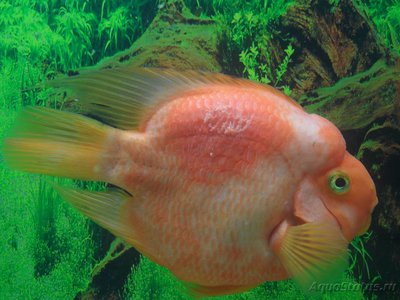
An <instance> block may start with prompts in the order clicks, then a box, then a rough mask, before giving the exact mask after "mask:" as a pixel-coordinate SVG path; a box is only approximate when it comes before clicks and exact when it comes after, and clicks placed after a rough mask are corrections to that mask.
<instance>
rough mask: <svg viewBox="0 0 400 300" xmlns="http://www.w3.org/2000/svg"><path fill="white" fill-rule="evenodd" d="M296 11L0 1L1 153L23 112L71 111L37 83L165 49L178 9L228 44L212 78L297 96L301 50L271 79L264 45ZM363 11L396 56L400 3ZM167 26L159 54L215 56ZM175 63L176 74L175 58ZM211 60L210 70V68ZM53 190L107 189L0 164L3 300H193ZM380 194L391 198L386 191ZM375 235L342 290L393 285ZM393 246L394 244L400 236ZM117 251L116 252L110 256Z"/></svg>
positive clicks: (357, 292)
mask: <svg viewBox="0 0 400 300" xmlns="http://www.w3.org/2000/svg"><path fill="white" fill-rule="evenodd" d="M296 1H300V0H293V1H289V0H277V1H274V0H269V1H268V0H262V1H258V0H252V1H240V0H210V1H206V0H185V1H162V0H137V1H122V0H112V1H104V0H103V1H97V0H96V1H84V0H70V1H59V0H48V1H45V0H19V1H18V0H15V1H11V0H0V109H1V110H0V145H1V143H2V141H3V138H4V136H5V135H6V134H7V132H8V130H9V129H10V127H11V125H12V124H13V123H14V121H15V117H16V115H17V113H18V111H20V110H21V109H22V108H23V107H24V106H28V105H38V106H47V107H52V108H56V109H64V108H65V107H67V109H68V106H69V102H68V101H65V98H64V95H63V94H62V93H61V94H60V93H58V92H55V91H54V90H53V89H50V88H45V87H43V86H42V85H40V83H42V82H44V81H46V80H50V79H53V78H54V77H55V76H57V75H58V74H61V73H62V74H66V73H67V74H68V73H71V70H77V69H79V68H81V67H87V66H94V65H96V64H98V63H99V62H101V61H102V63H103V64H109V63H110V61H112V60H113V58H111V59H110V58H108V57H112V56H113V55H116V56H115V57H118V55H119V53H120V51H124V50H126V49H128V48H129V47H131V45H132V44H133V43H135V42H136V43H139V44H136V46H135V47H136V48H135V49H139V48H140V45H141V44H140V43H142V45H144V46H143V48H145V49H146V47H147V49H150V48H151V47H154V46H157V43H158V41H159V40H158V39H155V40H154V41H149V40H146V39H143V34H145V33H146V30H148V28H149V26H151V25H150V24H152V21H153V19H154V18H157V17H156V16H157V15H158V14H162V12H163V11H164V10H166V8H168V7H169V5H171V3H175V2H176V3H178V4H176V3H175V5H177V9H178V8H179V7H180V5H181V4H182V3H183V4H184V5H186V8H185V9H184V13H183V15H184V16H188V15H190V16H191V17H190V18H194V19H196V20H197V21H196V22H198V24H202V23H201V21H198V20H204V22H205V23H206V22H212V24H215V28H216V29H217V31H216V32H214V33H212V34H213V35H212V37H211V36H210V40H209V42H210V43H211V44H212V43H214V39H215V41H216V42H217V40H221V41H222V42H221V43H222V45H224V46H223V49H220V50H219V51H220V52H219V53H218V54H215V56H216V57H217V59H216V61H218V62H219V63H220V66H222V67H210V68H209V69H210V70H212V71H222V70H221V68H222V69H223V71H224V72H226V73H230V74H234V75H236V76H242V77H245V78H249V79H251V80H254V81H259V82H262V83H268V84H270V85H273V86H276V87H278V88H279V89H280V90H282V91H283V92H284V93H286V94H288V95H292V92H293V91H292V90H293V84H292V82H290V80H291V77H290V76H289V75H290V72H291V66H292V64H293V62H294V61H295V60H296V57H297V56H296V55H297V54H298V53H299V49H296V45H295V44H293V45H292V42H291V41H292V40H291V37H290V36H288V37H287V38H286V40H285V43H284V45H285V46H284V47H283V49H281V50H282V53H284V54H283V55H282V59H281V61H280V62H279V63H278V65H277V66H276V68H275V69H271V68H270V67H269V64H268V59H269V58H270V57H271V56H272V55H273V51H270V52H268V51H269V50H268V43H266V42H265V41H267V40H268V39H269V38H270V37H272V36H273V35H274V34H276V32H278V31H279V29H280V28H279V24H280V23H279V22H281V21H282V20H281V18H282V16H285V13H286V11H287V10H288V9H290V7H291V6H292V5H294V3H298V2H296ZM300 2H301V1H300ZM303 2H304V1H303ZM306 2H307V1H306ZM316 2H318V1H316ZM320 2H321V3H322V4H321V5H324V6H325V7H326V13H327V14H332V15H333V14H334V13H335V10H336V9H339V8H340V5H341V2H342V1H341V0H336V1H332V0H329V1H320ZM355 3H357V5H361V6H362V7H363V11H365V13H366V15H367V16H368V18H370V19H371V24H372V25H373V26H374V32H375V33H376V34H377V35H378V36H379V37H380V39H381V41H382V44H383V45H384V47H386V48H387V49H389V51H391V53H393V55H399V54H400V1H398V0H388V1H383V0H382V1H364V3H361V2H360V1H356V2H355ZM161 21H163V22H165V25H163V26H164V29H163V30H165V31H164V32H162V33H160V35H165V36H167V35H168V34H171V33H170V32H174V35H173V36H172V37H171V39H170V40H169V39H166V40H163V41H160V42H159V43H160V44H161V43H168V42H169V41H172V40H174V41H175V40H176V39H178V40H179V39H182V41H181V42H180V46H181V47H182V49H183V50H182V51H183V52H182V53H187V51H191V52H192V56H191V57H193V61H192V63H193V64H197V63H198V64H200V63H201V62H202V58H201V57H199V56H201V55H204V56H203V58H204V57H205V56H206V55H210V52H207V53H206V54H204V53H203V52H202V51H203V50H201V49H197V48H196V47H195V46H193V45H192V44H190V43H188V42H185V40H184V33H183V32H184V31H185V30H186V27H184V26H183V27H179V26H175V25H174V24H172V23H173V22H172V21H168V22H170V23H168V22H167V21H165V20H163V19H162V20H161ZM161 21H160V22H161ZM163 24H164V23H163ZM168 24H172V25H168ZM196 24H197V23H196ZM169 26H170V27H169ZM185 26H186V25H185ZM193 26H194V25H193ZM213 26H214V25H213ZM185 34H186V33H185ZM203 34H208V31H205V33H203ZM188 35H190V33H189V34H188ZM149 36H150V35H149ZM145 37H146V36H145ZM138 45H139V46H138ZM140 51H144V50H143V49H142V50H140ZM185 51H186V52H185ZM124 53H125V52H124ZM199 53H203V54H201V55H200V54H199ZM214 58H215V57H214ZM118 59H119V58H118ZM155 59H156V58H155V57H150V58H149V59H148V60H146V61H143V62H142V61H140V64H142V65H145V66H153V65H151V62H154V60H155ZM173 59H174V60H173V63H174V64H176V62H177V61H178V62H179V55H177V57H174V58H173ZM133 60H134V58H133ZM203 60H207V61H208V62H210V59H209V58H208V56H207V58H206V59H203ZM120 61H121V60H120ZM186 63H188V62H186ZM171 64H172V63H171ZM182 65H184V63H183V62H182ZM185 66H186V65H185ZM374 145H375V146H376V144H374ZM363 147H366V146H365V145H364V146H363ZM357 151H358V149H355V151H354V152H355V153H354V154H356V153H357ZM372 168H377V166H376V165H375V166H371V169H372ZM49 180H51V181H53V180H57V182H59V183H60V184H62V185H63V186H70V187H80V188H82V187H84V188H86V189H91V190H102V189H104V188H105V184H104V183H96V182H81V181H75V180H70V179H54V178H49V177H46V176H42V175H33V174H27V173H22V172H18V171H15V170H12V169H10V168H8V167H7V166H6V165H5V163H4V161H3V157H2V155H1V152H0V233H1V234H0V299H82V298H84V299H92V298H93V299H189V296H188V295H187V294H186V293H185V291H184V287H183V285H182V283H180V282H179V281H178V280H177V279H176V278H175V277H173V276H172V275H171V274H170V273H169V272H168V270H166V269H164V268H162V267H160V266H158V265H156V264H154V263H152V262H151V261H149V260H148V259H146V258H143V257H142V256H140V254H138V253H137V252H136V251H135V250H133V249H129V250H128V248H127V247H128V246H126V245H123V244H118V241H117V242H114V243H113V241H114V238H113V236H112V235H111V234H110V233H108V232H106V231H105V230H103V229H101V228H99V227H98V226H97V225H96V224H94V223H93V222H92V221H90V220H89V219H87V218H86V217H84V216H83V215H81V214H79V213H78V212H77V211H76V210H74V209H73V208H72V207H70V206H69V205H68V204H67V203H66V202H65V201H63V200H62V199H61V198H60V196H59V195H58V194H57V193H56V192H55V191H54V190H53V189H52V187H51V185H50V184H48V181H49ZM383 186H385V185H383ZM378 192H381V193H382V194H385V191H384V190H381V191H379V190H378ZM393 209H398V208H396V207H394V208H393ZM373 224H374V223H373ZM381 225H382V224H380V225H379V226H381ZM382 226H383V225H382ZM385 226H386V227H387V228H390V226H394V225H393V224H389V225H385ZM376 231H378V232H379V230H375V231H374V229H373V228H372V230H371V232H370V233H369V234H367V235H365V236H363V237H362V238H358V239H356V240H355V241H354V242H353V244H352V246H350V247H349V249H350V250H349V251H350V253H351V255H350V264H349V268H348V270H347V271H346V273H345V274H343V282H345V283H347V284H353V285H354V284H357V283H360V282H363V283H365V282H369V283H386V282H388V280H390V282H392V281H393V279H395V278H396V276H397V275H396V274H397V273H398V272H399V271H400V270H395V269H394V270H389V268H386V269H383V268H380V267H379V265H380V261H379V260H377V258H375V257H374V256H373V255H370V254H369V252H368V245H369V243H370V242H369V241H368V240H370V239H372V240H374V239H375V235H376V233H375V232H376ZM392 238H393V239H394V240H396V241H397V240H398V235H396V232H395V233H394V234H393V236H392ZM112 245H118V246H117V247H116V248H115V249H114V248H113V247H112ZM373 245H374V246H373V247H372V246H370V247H371V248H374V249H375V250H374V252H379V253H381V255H380V256H379V257H383V256H385V253H393V252H395V251H396V250H395V249H393V248H384V247H383V248H382V249H381V248H379V249H377V250H376V248H377V246H376V243H375V244H373ZM110 249H111V250H110ZM385 251H386V252H385ZM381 273H385V274H389V275H388V278H390V279H386V281H384V279H382V276H381ZM379 295H380V294H379V293H375V291H370V290H369V291H363V290H362V289H361V288H358V287H357V288H353V289H349V288H345V289H343V290H342V291H337V290H333V291H332V290H330V291H325V292H320V291H319V292H312V293H305V292H304V291H303V290H301V289H300V288H299V287H298V286H297V285H296V284H295V283H294V282H293V281H292V280H287V281H281V282H272V283H271V282H269V283H265V284H263V285H261V286H259V287H257V288H255V289H252V290H250V291H248V292H245V293H241V294H236V295H229V296H224V297H220V299H309V298H313V299H364V298H366V299H367V298H376V297H378V296H379ZM386 296H388V297H390V298H393V299H395V298H396V294H393V293H392V294H390V293H389V294H387V295H386V294H385V295H384V296H383V297H386ZM218 299H219V297H218Z"/></svg>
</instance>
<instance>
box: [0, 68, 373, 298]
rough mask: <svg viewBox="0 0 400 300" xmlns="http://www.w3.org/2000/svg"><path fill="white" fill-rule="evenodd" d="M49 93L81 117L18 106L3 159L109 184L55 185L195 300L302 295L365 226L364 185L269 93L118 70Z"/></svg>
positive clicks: (180, 75) (357, 167)
mask: <svg viewBox="0 0 400 300" xmlns="http://www.w3.org/2000/svg"><path fill="white" fill-rule="evenodd" d="M50 85H51V86H54V87H59V86H62V87H64V88H67V89H69V90H70V91H72V95H73V96H74V97H75V98H76V99H77V103H78V105H79V106H80V108H81V111H82V112H83V113H84V114H86V115H87V116H83V115H80V114H75V113H71V112H63V111H56V110H52V109H48V108H39V107H31V108H26V109H24V110H23V112H22V113H21V114H20V116H19V118H18V120H17V123H16V125H15V128H14V130H13V131H12V133H11V134H10V136H9V137H8V138H7V139H6V141H5V148H4V153H5V159H6V161H7V162H8V164H9V165H10V166H12V167H14V168H17V169H20V170H23V171H28V172H34V173H42V174H50V175H55V176H63V177H70V178H79V179H84V180H98V181H105V182H109V183H112V184H113V185H116V186H118V187H120V188H121V189H120V190H115V189H110V190H109V191H106V192H93V191H85V190H74V189H66V188H63V187H56V188H57V190H58V191H59V192H60V193H61V195H62V196H63V197H64V198H65V199H66V200H67V201H69V202H70V203H71V204H72V205H73V206H74V207H76V208H77V209H78V210H79V211H81V212H82V213H84V214H85V215H87V216H88V217H90V218H91V219H93V220H94V221H95V222H97V223H98V224H100V225H101V226H103V227H105V228H107V229H108V230H110V231H111V232H112V233H114V234H115V235H117V236H120V237H122V238H123V239H124V240H126V241H127V242H128V243H130V244H132V245H133V246H134V247H135V248H137V249H138V250H139V251H141V252H142V253H143V254H144V255H145V256H147V257H149V258H150V259H151V260H153V261H155V262H157V263H158V264H160V265H162V266H165V267H167V268H168V269H169V270H170V271H171V272H172V273H173V274H174V275H175V276H177V277H178V278H179V279H181V280H182V281H184V282H186V283H187V284H188V286H189V287H190V289H191V290H192V293H194V294H195V295H203V296H205V295H220V294H228V293H234V292H240V291H244V290H247V289H250V288H252V287H255V286H257V285H259V284H261V283H263V282H265V281H274V280H282V279H286V278H290V277H294V278H295V279H296V280H297V281H298V282H299V283H300V284H301V285H302V286H304V287H307V285H309V284H311V283H312V281H314V280H317V279H320V278H321V276H322V275H325V274H328V275H330V274H332V272H333V271H335V270H336V271H337V269H339V270H343V269H342V268H343V267H344V264H345V262H346V252H347V245H348V243H349V242H350V241H351V240H352V239H353V238H354V236H356V235H358V234H363V233H364V232H365V231H366V230H367V229H368V227H369V224H370V220H371V213H372V211H373V209H374V207H375V205H376V204H377V197H376V191H375V186H374V183H373V181H372V179H371V177H370V176H369V174H368V172H367V171H366V169H365V168H364V166H363V165H362V164H361V163H360V162H359V161H358V160H356V159H355V158H354V157H353V156H351V155H350V154H349V153H348V152H347V151H346V146H345V141H344V139H343V137H342V135H341V133H340V132H339V130H338V129H337V128H336V127H335V126H334V125H333V124H332V123H330V122H329V121H327V120H326V119H324V118H322V117H319V116H317V115H313V114H308V113H307V112H305V111H304V110H303V109H302V108H301V107H300V106H299V105H298V104H296V103H295V102H294V101H293V100H291V99H290V98H289V97H287V96H285V95H284V94H282V93H280V92H279V91H277V90H275V89H274V88H272V87H270V86H265V85H261V84H256V83H253V82H250V81H247V80H243V79H236V78H231V77H229V76H225V75H221V74H209V73H199V72H191V71H188V72H177V71H170V70H161V69H129V68H126V69H108V70H102V71H86V72H81V74H80V75H78V76H74V77H70V78H65V79H59V80H55V81H52V82H50ZM88 116H90V117H94V118H96V119H97V120H100V121H101V122H100V121H97V120H95V119H92V118H89V117H88Z"/></svg>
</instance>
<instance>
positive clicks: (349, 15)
mask: <svg viewBox="0 0 400 300" xmlns="http://www.w3.org/2000/svg"><path fill="white" fill-rule="evenodd" d="M288 43H291V44H292V45H293V47H294V48H295V53H294V57H293V63H292V64H291V67H290V70H289V74H287V76H285V81H286V82H285V83H286V84H289V85H290V86H291V87H292V89H293V94H292V96H293V97H294V98H298V97H300V96H301V95H303V94H304V93H306V92H309V91H312V90H314V89H316V88H319V87H323V86H331V85H333V84H335V83H336V82H337V81H338V80H339V79H341V78H343V77H347V76H352V75H354V74H356V73H358V72H363V71H365V70H367V69H369V68H370V67H371V66H372V65H373V64H374V63H375V62H376V61H377V60H378V59H380V58H382V57H385V56H386V52H387V49H386V48H385V47H384V46H383V44H382V42H381V40H380V39H379V37H378V36H377V35H376V33H375V29H374V28H373V26H372V22H371V21H370V20H369V19H368V18H367V17H366V14H365V12H364V11H363V10H362V8H361V7H358V6H357V5H355V4H354V2H353V1H351V0H342V1H339V5H338V6H337V7H333V6H332V5H331V4H329V1H328V0H299V1H296V2H295V4H293V5H292V6H290V7H289V9H288V11H287V13H286V14H285V16H283V17H282V18H281V24H279V33H276V34H275V35H274V37H273V38H272V40H271V41H270V43H269V49H271V52H272V55H271V57H272V59H271V61H270V62H269V66H270V67H271V68H275V67H276V66H277V65H278V64H279V63H280V62H281V60H282V59H283V55H282V54H283V49H285V47H286V46H287V44H288Z"/></svg>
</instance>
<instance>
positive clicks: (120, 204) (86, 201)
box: [51, 183, 156, 260]
mask: <svg viewBox="0 0 400 300" xmlns="http://www.w3.org/2000/svg"><path fill="white" fill-rule="evenodd" d="M51 184H52V185H53V187H54V189H55V190H56V191H57V192H58V193H59V194H60V195H61V197H62V198H64V199H65V200H66V201H67V202H68V203H70V204H71V205H72V206H73V207H74V208H75V209H77V210H78V211H79V212H81V213H82V214H84V215H85V216H87V217H88V218H90V219H91V220H93V221H94V222H95V223H97V224H98V225H100V226H101V227H103V228H105V229H107V230H108V231H110V232H111V233H113V234H114V235H115V236H117V237H120V238H121V239H123V240H124V241H126V242H127V243H128V244H130V245H132V246H133V247H135V248H136V249H137V250H138V251H140V252H141V253H143V254H144V255H145V256H147V257H149V258H150V259H152V260H156V259H155V257H154V256H153V255H152V253H153V251H152V250H150V249H149V246H148V245H146V243H144V242H143V241H142V240H141V239H140V238H139V237H138V234H137V231H139V230H140V228H139V226H138V227H137V228H135V226H132V224H131V222H129V220H128V219H127V214H126V212H127V210H129V207H128V204H129V203H130V202H131V201H133V198H132V196H131V195H129V194H128V193H126V192H125V191H123V190H121V189H117V188H113V189H110V190H107V191H102V192H97V191H86V190H80V189H74V188H66V187H62V186H60V185H57V184H55V183H51Z"/></svg>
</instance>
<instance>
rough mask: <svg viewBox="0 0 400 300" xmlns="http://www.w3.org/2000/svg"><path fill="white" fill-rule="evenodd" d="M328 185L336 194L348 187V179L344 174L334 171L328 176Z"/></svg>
mask: <svg viewBox="0 0 400 300" xmlns="http://www.w3.org/2000/svg"><path fill="white" fill-rule="evenodd" d="M329 187H330V188H331V190H332V191H333V192H334V193H336V194H344V193H346V192H347V191H348V190H349V188H350V180H349V177H348V176H347V175H346V174H343V173H340V172H334V173H332V174H331V175H330V176H329Z"/></svg>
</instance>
